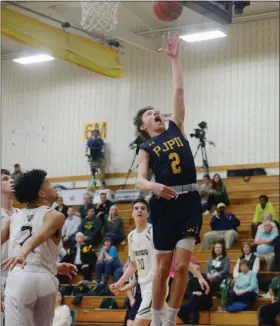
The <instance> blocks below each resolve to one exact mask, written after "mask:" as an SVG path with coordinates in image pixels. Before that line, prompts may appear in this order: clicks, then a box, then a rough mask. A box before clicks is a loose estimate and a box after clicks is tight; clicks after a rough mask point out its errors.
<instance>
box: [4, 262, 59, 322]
mask: <svg viewBox="0 0 280 326" xmlns="http://www.w3.org/2000/svg"><path fill="white" fill-rule="evenodd" d="M57 291H58V281H57V279H56V277H55V276H54V275H52V274H51V273H48V272H35V271H32V272H31V271H28V270H25V269H21V268H20V267H15V268H14V269H13V271H11V272H10V273H9V275H8V277H7V281H6V287H5V299H4V300H5V301H4V303H5V326H15V325H16V326H52V324H53V318H54V310H55V301H56V293H57Z"/></svg>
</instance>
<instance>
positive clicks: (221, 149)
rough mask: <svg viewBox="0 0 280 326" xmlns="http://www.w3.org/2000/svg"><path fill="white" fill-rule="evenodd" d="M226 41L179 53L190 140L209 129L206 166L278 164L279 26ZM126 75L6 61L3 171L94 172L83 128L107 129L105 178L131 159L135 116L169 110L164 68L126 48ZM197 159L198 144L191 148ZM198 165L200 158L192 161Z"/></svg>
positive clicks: (266, 23) (233, 33) (238, 31)
mask: <svg viewBox="0 0 280 326" xmlns="http://www.w3.org/2000/svg"><path fill="white" fill-rule="evenodd" d="M226 30H227V34H228V37H227V38H224V39H220V40H215V41H208V42H202V43H197V44H194V43H193V44H183V49H182V53H183V56H182V60H183V69H184V81H185V88H186V95H185V100H186V109H187V115H186V122H185V130H186V133H187V135H188V134H189V133H191V132H192V129H193V128H196V127H197V124H198V123H199V122H200V121H206V122H207V123H208V126H209V132H208V138H209V139H210V140H212V141H214V142H215V143H216V147H211V148H209V147H208V156H209V162H210V165H224V164H227V165H228V164H246V163H261V162H274V161H278V160H279V20H278V19H270V20H262V21H258V22H250V23H244V24H239V25H231V26H228V27H226ZM123 51H124V54H122V55H120V60H121V62H122V63H123V64H124V66H125V71H126V74H125V76H124V77H123V78H122V79H110V78H107V77H103V76H99V75H97V74H93V73H91V72H89V71H87V70H84V69H82V68H79V67H77V66H74V65H72V64H70V63H67V62H63V61H60V60H54V61H51V62H47V63H44V64H40V65H37V66H32V65H31V66H21V65H17V64H15V63H13V62H12V61H10V60H4V61H2V113H3V114H2V166H4V167H7V168H10V169H11V168H12V165H13V164H14V163H21V165H22V167H23V169H29V168H33V167H41V168H44V169H47V170H48V172H49V175H50V176H52V177H54V176H69V175H83V174H87V173H89V170H88V166H87V163H86V160H85V157H84V142H83V124H84V123H85V122H89V121H108V127H109V128H108V139H107V141H106V142H107V144H108V152H109V157H108V163H109V168H108V171H109V172H125V171H127V170H128V168H129V166H130V163H131V160H132V158H133V154H134V153H133V151H131V150H129V149H128V144H129V143H130V142H131V141H132V140H133V139H134V128H133V125H132V118H133V116H134V114H135V112H136V111H137V109H138V108H141V107H142V106H145V105H148V104H149V105H155V107H156V108H159V109H160V110H161V111H163V112H165V113H167V112H169V111H170V109H171V107H172V89H171V69H170V64H169V62H168V60H167V59H165V58H164V57H162V55H160V54H158V53H148V52H145V51H142V50H139V49H138V48H134V47H131V46H128V45H125V46H124V50H123ZM190 142H191V146H192V149H193V151H195V149H196V146H197V141H196V140H194V139H193V138H191V139H190ZM196 163H197V166H200V165H201V156H200V154H198V157H197V159H196Z"/></svg>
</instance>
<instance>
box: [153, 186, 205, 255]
mask: <svg viewBox="0 0 280 326" xmlns="http://www.w3.org/2000/svg"><path fill="white" fill-rule="evenodd" d="M150 210H151V218H152V224H153V240H154V246H155V249H156V250H159V251H173V250H174V249H175V248H176V244H177V243H178V241H180V240H182V239H185V238H195V239H196V243H199V242H200V238H199V233H200V229H201V226H202V207H201V199H200V195H199V193H198V192H197V191H191V192H188V193H185V194H181V195H179V196H177V198H175V199H170V200H166V199H164V198H158V197H157V196H152V197H151V199H150Z"/></svg>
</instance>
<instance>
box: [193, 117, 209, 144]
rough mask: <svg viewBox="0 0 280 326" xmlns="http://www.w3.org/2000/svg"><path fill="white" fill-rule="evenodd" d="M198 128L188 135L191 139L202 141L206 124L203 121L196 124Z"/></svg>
mask: <svg viewBox="0 0 280 326" xmlns="http://www.w3.org/2000/svg"><path fill="white" fill-rule="evenodd" d="M198 127H199V129H198V128H196V129H194V133H193V134H190V136H191V137H194V138H196V139H199V140H204V139H205V133H206V129H207V123H206V122H205V121H201V122H200V123H199V124H198Z"/></svg>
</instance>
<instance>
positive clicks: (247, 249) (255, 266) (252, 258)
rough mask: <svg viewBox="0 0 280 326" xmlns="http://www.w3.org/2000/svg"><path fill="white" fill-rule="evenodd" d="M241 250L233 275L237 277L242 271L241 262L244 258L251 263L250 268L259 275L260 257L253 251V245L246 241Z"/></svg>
mask: <svg viewBox="0 0 280 326" xmlns="http://www.w3.org/2000/svg"><path fill="white" fill-rule="evenodd" d="M241 251H242V255H241V256H240V257H239V258H238V260H237V262H236V265H235V266H234V270H233V277H234V278H236V277H237V276H238V275H239V274H240V273H241V269H240V262H241V261H243V260H244V259H245V260H247V261H248V263H249V270H250V271H253V272H254V273H255V274H256V275H258V273H259V270H260V259H259V257H257V256H256V255H255V254H254V253H252V251H251V245H250V244H249V243H244V244H243V245H242V250H241Z"/></svg>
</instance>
